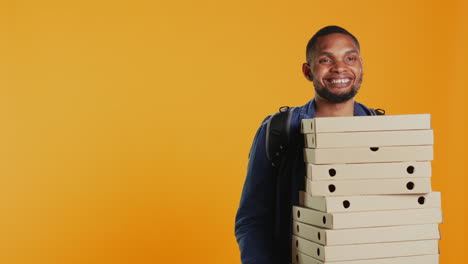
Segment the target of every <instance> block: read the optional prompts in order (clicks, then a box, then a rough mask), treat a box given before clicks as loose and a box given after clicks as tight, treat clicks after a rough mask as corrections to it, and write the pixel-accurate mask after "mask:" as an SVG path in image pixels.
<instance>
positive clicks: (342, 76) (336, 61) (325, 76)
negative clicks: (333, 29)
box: [309, 33, 363, 103]
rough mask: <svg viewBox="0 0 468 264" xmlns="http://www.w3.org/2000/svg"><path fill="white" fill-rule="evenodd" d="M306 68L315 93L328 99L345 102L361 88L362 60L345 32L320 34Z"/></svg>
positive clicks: (354, 44) (353, 42)
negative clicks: (308, 70)
mask: <svg viewBox="0 0 468 264" xmlns="http://www.w3.org/2000/svg"><path fill="white" fill-rule="evenodd" d="M309 67H310V74H311V76H310V77H311V78H310V79H311V81H312V82H313V83H314V88H315V92H316V95H318V96H320V97H322V98H323V99H326V100H327V101H329V102H333V103H342V102H345V101H348V100H349V99H351V98H353V97H354V96H355V95H356V94H357V92H358V91H359V88H360V87H361V82H362V75H363V70H362V59H361V57H360V55H359V48H358V46H357V45H356V42H355V41H354V40H353V39H352V38H351V37H349V36H347V35H344V34H339V33H335V34H330V35H326V36H323V37H320V38H319V39H318V40H317V43H316V47H315V51H314V52H313V54H312V58H311V61H310V62H309Z"/></svg>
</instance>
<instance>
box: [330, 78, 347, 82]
mask: <svg viewBox="0 0 468 264" xmlns="http://www.w3.org/2000/svg"><path fill="white" fill-rule="evenodd" d="M349 81H350V80H349V79H333V80H332V81H331V83H347V82H349Z"/></svg>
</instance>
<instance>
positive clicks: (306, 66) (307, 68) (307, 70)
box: [302, 62, 312, 81]
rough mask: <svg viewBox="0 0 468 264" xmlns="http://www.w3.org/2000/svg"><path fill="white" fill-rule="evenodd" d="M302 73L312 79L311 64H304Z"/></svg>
mask: <svg viewBox="0 0 468 264" xmlns="http://www.w3.org/2000/svg"><path fill="white" fill-rule="evenodd" d="M302 73H303V74H304V77H306V79H307V80H309V81H312V70H311V69H310V65H309V64H308V63H307V62H304V63H303V64H302Z"/></svg>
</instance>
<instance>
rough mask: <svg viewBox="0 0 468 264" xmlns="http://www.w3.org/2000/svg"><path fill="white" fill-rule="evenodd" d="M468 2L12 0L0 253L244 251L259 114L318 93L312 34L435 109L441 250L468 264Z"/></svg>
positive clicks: (384, 104)
mask: <svg viewBox="0 0 468 264" xmlns="http://www.w3.org/2000/svg"><path fill="white" fill-rule="evenodd" d="M467 12H468V6H467V4H466V1H462V0H459V1H450V0H446V1H422V0H421V1H405V0H399V1H351V2H350V1H341V0H337V1H310V0H308V1H292V2H291V3H286V2H285V1H271V0H270V1H266V0H265V1H247V0H243V1H229V2H228V1H215V0H199V1H172V2H170V1H73V2H72V1H49V0H44V1H29V2H26V1H1V3H0V19H1V20H0V37H1V39H0V120H1V130H0V263H9V264H16V263H34V264H36V263H47V264H52V263H60V264H63V263H67V264H68V263H100V264H103V263H113V264H116V263H239V252H238V247H237V244H236V242H235V238H234V235H233V233H234V216H235V212H236V209H237V205H238V202H239V198H240V193H241V188H242V185H243V182H244V177H245V170H246V163H247V153H248V150H249V148H250V144H251V140H252V138H253V136H254V133H255V131H256V129H257V127H258V125H259V124H260V122H261V120H262V119H263V118H264V117H265V116H266V115H267V114H270V113H273V112H275V111H276V110H277V108H278V107H279V106H281V105H290V106H294V105H302V104H304V103H305V102H307V101H308V100H309V99H311V98H312V97H313V88H312V85H311V83H309V82H307V81H306V80H305V79H304V78H303V76H302V74H301V71H300V69H301V63H302V62H303V60H304V53H305V52H304V49H305V45H306V43H307V41H308V40H309V38H310V37H311V36H312V35H313V33H314V32H316V31H317V30H318V29H319V28H321V27H323V26H326V25H330V24H337V25H341V26H343V27H345V28H347V29H348V30H350V31H351V32H352V33H354V34H355V35H356V36H357V37H358V38H359V39H360V42H361V47H362V56H363V58H364V63H365V65H364V66H365V76H364V83H363V86H362V89H361V91H360V94H359V96H358V101H360V102H363V103H365V104H367V105H368V106H370V107H379V108H384V109H386V110H387V112H388V113H389V114H415V113H431V114H432V122H433V123H432V124H433V128H434V130H435V135H436V136H435V137H436V138H435V139H436V143H435V160H434V162H433V188H434V190H437V191H442V193H443V210H444V217H445V218H444V219H445V221H444V224H443V225H441V231H442V236H443V239H442V240H441V242H440V248H441V260H442V261H441V263H444V264H448V263H466V262H468V256H467V255H466V252H467V251H468V246H467V244H466V243H465V237H466V236H467V235H468V233H467V227H466V223H467V214H468V205H467V203H468V197H467V194H466V188H467V187H468V184H467V180H466V178H467V177H468V175H467V165H466V164H467V161H468V160H467V158H466V154H465V150H466V149H468V143H467V140H466V135H467V132H468V131H467V125H466V123H467V121H468V120H467V116H466V114H467V110H466V106H465V105H464V104H465V103H466V100H467V99H468V98H467V92H466V89H467V86H466V81H465V78H466V77H467V72H468V71H467V70H468V66H467V63H468V60H467V59H468V56H467V55H468V49H467V47H468V29H467V26H468V21H467V19H466V17H467V16H466V13H467Z"/></svg>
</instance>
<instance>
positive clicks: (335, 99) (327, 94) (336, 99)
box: [314, 74, 363, 103]
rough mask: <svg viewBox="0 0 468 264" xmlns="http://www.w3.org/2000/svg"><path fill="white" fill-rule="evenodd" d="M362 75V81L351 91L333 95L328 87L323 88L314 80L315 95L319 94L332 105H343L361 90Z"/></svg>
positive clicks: (353, 86) (352, 87)
mask: <svg viewBox="0 0 468 264" xmlns="http://www.w3.org/2000/svg"><path fill="white" fill-rule="evenodd" d="M362 76H363V75H362V74H361V76H360V80H359V82H358V83H357V84H355V85H352V86H351V90H349V91H348V92H345V93H339V94H337V93H333V92H332V91H330V90H329V89H328V88H327V87H325V86H322V85H321V84H320V83H319V82H317V81H315V80H314V90H315V93H316V94H318V95H319V96H320V97H322V98H323V99H325V100H327V101H329V102H331V103H343V102H346V101H348V100H350V99H352V98H354V96H356V94H357V93H358V92H359V89H360V88H361V83H362Z"/></svg>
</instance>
